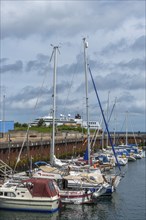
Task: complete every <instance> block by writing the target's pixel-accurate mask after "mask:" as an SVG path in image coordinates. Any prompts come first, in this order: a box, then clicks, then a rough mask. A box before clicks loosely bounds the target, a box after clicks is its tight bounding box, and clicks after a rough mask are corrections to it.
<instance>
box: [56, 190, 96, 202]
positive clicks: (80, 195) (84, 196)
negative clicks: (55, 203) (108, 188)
mask: <svg viewBox="0 0 146 220" xmlns="http://www.w3.org/2000/svg"><path fill="white" fill-rule="evenodd" d="M60 198H61V202H62V203H68V204H86V203H92V202H93V198H92V193H85V192H84V191H67V190H66V191H65V190H60Z"/></svg>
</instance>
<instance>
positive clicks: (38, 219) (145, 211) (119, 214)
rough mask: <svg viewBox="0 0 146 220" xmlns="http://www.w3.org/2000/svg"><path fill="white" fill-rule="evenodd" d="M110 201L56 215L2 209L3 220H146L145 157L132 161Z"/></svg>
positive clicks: (69, 208)
mask: <svg viewBox="0 0 146 220" xmlns="http://www.w3.org/2000/svg"><path fill="white" fill-rule="evenodd" d="M122 169H124V171H126V174H125V177H124V178H123V179H122V181H121V182H120V184H119V186H118V188H117V191H116V192H114V193H113V196H112V197H111V198H104V199H100V200H99V201H98V203H97V204H96V205H65V206H63V207H62V208H61V210H60V211H59V212H57V213H54V214H40V213H24V212H10V211H1V210H0V220H67V219H69V220H76V219H77V220H146V180H145V179H146V158H143V159H141V160H137V161H135V162H129V163H128V165H127V166H126V167H123V168H122Z"/></svg>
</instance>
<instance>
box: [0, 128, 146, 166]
mask: <svg viewBox="0 0 146 220" xmlns="http://www.w3.org/2000/svg"><path fill="white" fill-rule="evenodd" d="M111 138H112V140H113V141H114V136H113V135H112V134H111ZM102 140H103V142H104V144H103V146H107V137H106V135H104V137H103V138H102V136H101V135H98V136H97V137H96V139H95V137H94V136H93V135H91V142H92V143H93V142H94V141H95V145H94V147H92V151H96V150H97V149H100V148H101V146H102ZM115 140H116V143H118V144H125V135H123V134H120V135H118V136H117V137H116V139H115ZM145 140H146V135H140V134H138V135H136V136H134V137H133V135H132V134H128V143H129V144H130V143H131V144H132V143H135V141H136V143H137V144H143V143H145ZM108 145H110V143H108ZM91 146H92V144H91ZM50 147H51V135H48V134H45V133H38V132H29V133H28V134H27V136H26V132H23V131H22V132H20V131H19V132H11V133H7V134H5V136H4V137H3V138H1V139H0V159H1V160H3V161H4V162H5V163H7V164H8V165H9V166H11V167H14V165H15V163H16V161H17V159H18V156H19V154H20V152H21V154H20V161H19V163H18V165H19V166H20V167H22V166H23V165H24V166H25V165H26V164H29V163H30V162H29V161H30V158H31V159H32V161H33V162H35V161H38V160H44V161H49V160H50ZM86 147H87V136H86V135H83V134H81V133H75V132H74V133H71V132H70V133H69V132H64V133H58V134H56V136H55V149H54V151H55V155H56V157H57V158H62V159H63V158H71V156H73V157H75V156H78V155H83V154H84V152H85V150H86Z"/></svg>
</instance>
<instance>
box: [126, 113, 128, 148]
mask: <svg viewBox="0 0 146 220" xmlns="http://www.w3.org/2000/svg"><path fill="white" fill-rule="evenodd" d="M127 145H128V111H126V146H127Z"/></svg>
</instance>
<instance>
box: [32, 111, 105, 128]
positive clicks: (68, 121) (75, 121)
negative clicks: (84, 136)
mask: <svg viewBox="0 0 146 220" xmlns="http://www.w3.org/2000/svg"><path fill="white" fill-rule="evenodd" d="M40 120H43V124H44V125H45V126H50V125H52V122H53V117H52V115H48V116H43V117H39V118H36V119H35V120H34V121H33V122H32V123H31V126H37V125H38V123H39V121H40ZM55 124H56V126H61V125H66V126H74V127H77V126H78V127H82V128H87V122H86V121H84V120H83V119H82V118H81V116H80V115H79V114H77V115H75V118H72V117H71V115H70V114H68V115H67V116H65V115H63V114H60V117H59V118H56V119H55ZM89 126H90V129H99V130H102V128H101V126H100V124H99V122H98V121H94V120H92V121H89Z"/></svg>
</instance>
